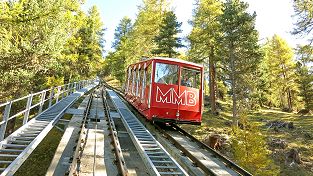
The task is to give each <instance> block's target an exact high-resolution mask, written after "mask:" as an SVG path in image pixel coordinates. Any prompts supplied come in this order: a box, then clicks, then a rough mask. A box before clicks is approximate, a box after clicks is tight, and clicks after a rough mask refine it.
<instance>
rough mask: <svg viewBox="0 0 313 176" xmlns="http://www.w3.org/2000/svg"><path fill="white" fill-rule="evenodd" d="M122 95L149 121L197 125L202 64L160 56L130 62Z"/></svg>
mask: <svg viewBox="0 0 313 176" xmlns="http://www.w3.org/2000/svg"><path fill="white" fill-rule="evenodd" d="M125 94H126V99H127V100H128V101H129V102H130V103H131V104H132V105H133V106H135V107H136V108H137V109H138V110H139V111H140V112H141V113H142V114H143V115H144V116H145V117H146V118H147V119H149V120H153V121H161V122H169V123H189V124H201V116H202V111H203V106H202V105H203V66H201V65H198V64H195V63H192V62H187V61H184V60H179V59H172V58H160V57H155V58H152V59H147V60H144V61H141V62H139V63H136V64H132V65H130V66H129V67H128V71H127V80H126V85H125Z"/></svg>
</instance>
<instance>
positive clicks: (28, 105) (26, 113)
mask: <svg viewBox="0 0 313 176" xmlns="http://www.w3.org/2000/svg"><path fill="white" fill-rule="evenodd" d="M32 101H33V94H29V96H28V99H27V104H26V111H25V113H24V119H23V125H25V124H26V123H27V121H28V117H29V112H30V107H31V106H32Z"/></svg>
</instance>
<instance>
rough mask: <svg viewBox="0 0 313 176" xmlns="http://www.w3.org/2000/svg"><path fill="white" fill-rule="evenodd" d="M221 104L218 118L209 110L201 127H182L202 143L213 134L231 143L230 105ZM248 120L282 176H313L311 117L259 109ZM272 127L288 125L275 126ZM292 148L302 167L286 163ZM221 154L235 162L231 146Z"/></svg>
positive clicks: (206, 111)
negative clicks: (258, 134) (254, 126)
mask: <svg viewBox="0 0 313 176" xmlns="http://www.w3.org/2000/svg"><path fill="white" fill-rule="evenodd" d="M220 104H221V105H222V109H223V111H221V112H220V114H219V115H218V116H214V115H212V114H210V113H209V112H208V107H206V108H205V111H204V113H203V117H202V124H201V126H192V125H182V127H183V128H184V129H185V130H187V131H189V132H190V133H191V134H192V135H194V136H196V137H197V138H198V139H200V140H202V141H203V142H206V141H207V140H208V137H209V136H210V135H212V134H220V135H221V136H224V137H225V136H226V138H227V139H228V140H231V133H232V128H231V127H230V125H229V124H230V122H231V119H232V116H231V113H230V112H231V105H230V103H225V102H220ZM248 118H249V120H250V122H252V123H255V124H256V125H257V126H258V127H259V129H260V132H261V133H262V135H263V136H264V137H265V140H266V143H267V145H268V146H267V148H268V149H269V151H270V153H271V154H270V158H271V159H272V160H273V161H274V163H275V164H276V165H277V166H278V168H279V170H280V174H279V175H288V176H289V175H290V176H294V175H297V176H300V175H301V176H302V175H303V176H308V175H313V128H312V127H313V116H312V115H299V114H295V113H286V112H282V111H281V110H279V109H260V110H256V111H252V112H250V113H249V115H248ZM290 122H293V123H292V124H293V127H294V128H288V124H290ZM271 124H274V125H275V124H279V125H282V124H285V125H282V126H281V127H274V125H271ZM273 141H276V142H277V141H278V145H277V144H276V143H274V144H273ZM228 142H229V143H231V142H230V141H228ZM291 149H296V150H297V151H298V152H299V153H300V159H301V163H300V164H291V165H290V163H286V155H287V153H288V152H289V151H290V150H291ZM220 152H221V153H223V154H224V155H226V156H227V157H229V158H230V159H233V157H232V156H233V154H232V152H233V151H232V149H231V147H228V148H226V150H225V149H222V150H221V151H220Z"/></svg>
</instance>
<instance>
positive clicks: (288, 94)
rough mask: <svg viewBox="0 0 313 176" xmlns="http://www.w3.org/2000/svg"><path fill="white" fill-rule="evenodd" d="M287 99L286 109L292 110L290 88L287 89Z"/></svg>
mask: <svg viewBox="0 0 313 176" xmlns="http://www.w3.org/2000/svg"><path fill="white" fill-rule="evenodd" d="M287 100H288V109H289V111H290V112H291V111H292V101H291V91H290V88H288V89H287Z"/></svg>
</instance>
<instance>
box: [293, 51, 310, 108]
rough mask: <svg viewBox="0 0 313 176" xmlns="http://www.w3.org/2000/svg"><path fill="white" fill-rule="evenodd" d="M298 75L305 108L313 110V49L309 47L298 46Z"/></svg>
mask: <svg viewBox="0 0 313 176" xmlns="http://www.w3.org/2000/svg"><path fill="white" fill-rule="evenodd" d="M297 58H298V59H297V60H298V61H297V64H296V74H297V76H298V80H297V83H298V84H299V90H300V93H299V96H301V97H302V99H303V102H304V105H305V108H306V109H310V110H312V109H313V84H312V82H313V73H312V70H311V67H312V66H310V64H311V63H312V61H313V48H312V47H311V46H309V45H305V46H298V49H297Z"/></svg>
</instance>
